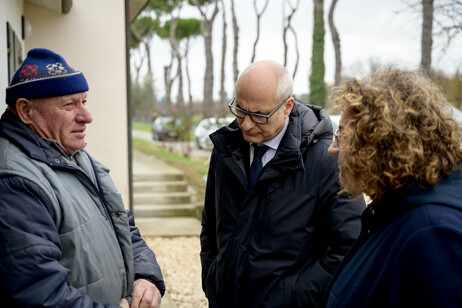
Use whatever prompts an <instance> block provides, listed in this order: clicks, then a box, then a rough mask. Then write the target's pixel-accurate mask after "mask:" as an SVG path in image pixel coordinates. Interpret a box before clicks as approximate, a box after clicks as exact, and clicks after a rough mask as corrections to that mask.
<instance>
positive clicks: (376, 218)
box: [362, 172, 462, 233]
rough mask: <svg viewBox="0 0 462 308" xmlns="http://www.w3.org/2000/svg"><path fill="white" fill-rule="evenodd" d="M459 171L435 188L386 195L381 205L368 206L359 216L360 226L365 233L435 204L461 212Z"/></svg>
mask: <svg viewBox="0 0 462 308" xmlns="http://www.w3.org/2000/svg"><path fill="white" fill-rule="evenodd" d="M460 187H462V172H453V173H452V174H451V175H450V176H449V177H447V178H445V179H442V180H440V181H439V182H438V183H437V184H436V185H435V186H434V187H432V188H430V189H423V188H420V187H417V186H413V187H410V188H409V187H408V188H402V189H398V190H394V191H391V192H389V193H387V194H386V196H385V198H384V200H383V202H381V203H371V204H370V205H369V206H368V207H367V208H366V210H365V211H364V213H363V215H362V224H363V227H364V229H365V230H367V232H368V233H371V232H374V231H375V230H377V229H378V228H380V227H382V226H384V225H387V224H389V223H390V222H391V221H393V220H394V219H396V218H397V217H399V216H401V215H403V214H404V213H407V212H409V211H411V210H412V209H415V208H417V207H419V206H422V205H424V204H437V205H441V206H447V207H452V208H456V209H458V210H460V211H462V206H461V204H460V199H461V198H462V193H461V191H460Z"/></svg>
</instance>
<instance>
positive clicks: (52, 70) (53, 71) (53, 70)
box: [47, 62, 67, 76]
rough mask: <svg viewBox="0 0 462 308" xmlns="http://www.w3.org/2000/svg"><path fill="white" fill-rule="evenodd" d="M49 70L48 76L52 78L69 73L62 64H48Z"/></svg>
mask: <svg viewBox="0 0 462 308" xmlns="http://www.w3.org/2000/svg"><path fill="white" fill-rule="evenodd" d="M47 70H48V75H51V76H58V75H62V74H66V73H67V70H66V69H65V68H64V66H63V65H62V64H61V63H60V62H56V63H55V64H47Z"/></svg>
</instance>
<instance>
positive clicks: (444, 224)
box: [325, 172, 462, 308]
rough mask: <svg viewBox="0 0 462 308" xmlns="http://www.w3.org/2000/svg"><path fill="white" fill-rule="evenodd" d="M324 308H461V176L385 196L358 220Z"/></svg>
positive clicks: (454, 174)
mask: <svg viewBox="0 0 462 308" xmlns="http://www.w3.org/2000/svg"><path fill="white" fill-rule="evenodd" d="M325 300H327V304H326V307H329V308H339V307H348V308H350V307H355V308H360V307H374V308H377V307H393V308H396V307H406V308H409V307H442V308H443V307H444V308H449V307H462V172H456V173H453V174H452V175H451V176H450V177H449V178H447V179H444V180H442V181H440V182H439V183H437V185H436V186H435V187H434V188H433V189H430V190H423V189H419V188H412V189H410V190H408V191H400V192H398V191H397V192H394V193H393V194H389V196H388V197H387V198H386V201H385V202H384V203H382V204H380V205H376V204H371V205H370V206H369V207H368V208H367V209H366V210H365V212H364V213H363V215H362V231H361V235H360V237H359V238H358V240H357V241H356V243H355V244H354V246H353V247H352V249H351V250H350V252H349V253H348V255H347V256H346V257H345V259H344V261H343V262H342V264H341V265H340V267H339V269H338V271H337V272H336V274H335V276H334V278H333V280H332V282H331V284H330V287H329V289H328V291H327V294H326V297H325Z"/></svg>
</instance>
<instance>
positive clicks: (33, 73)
mask: <svg viewBox="0 0 462 308" xmlns="http://www.w3.org/2000/svg"><path fill="white" fill-rule="evenodd" d="M37 69H38V66H37V65H23V67H22V69H21V72H20V73H19V82H24V81H26V80H29V79H31V78H35V77H37Z"/></svg>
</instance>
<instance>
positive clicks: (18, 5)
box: [0, 0, 23, 115]
mask: <svg viewBox="0 0 462 308" xmlns="http://www.w3.org/2000/svg"><path fill="white" fill-rule="evenodd" d="M22 10H23V2H22V1H17V0H0V21H1V24H0V42H1V43H0V46H2V48H0V59H1V60H0V72H1V74H0V86H1V89H0V115H1V114H2V113H3V111H4V110H5V108H6V103H5V88H6V87H7V86H8V84H9V83H10V81H9V80H8V62H7V58H8V56H7V49H6V42H7V34H6V23H7V22H8V23H9V24H10V26H11V27H12V28H13V31H14V32H15V33H16V35H18V36H20V35H21V31H22V27H21V13H22ZM3 46H4V48H3Z"/></svg>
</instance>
